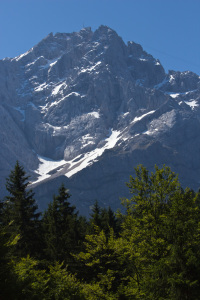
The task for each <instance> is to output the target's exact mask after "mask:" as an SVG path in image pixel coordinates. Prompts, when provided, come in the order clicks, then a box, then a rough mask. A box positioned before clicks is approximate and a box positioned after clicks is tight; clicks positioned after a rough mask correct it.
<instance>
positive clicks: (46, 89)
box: [0, 26, 200, 214]
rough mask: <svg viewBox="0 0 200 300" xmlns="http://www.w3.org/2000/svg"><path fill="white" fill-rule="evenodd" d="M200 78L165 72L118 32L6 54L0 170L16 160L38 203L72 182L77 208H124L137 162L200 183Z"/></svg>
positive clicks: (64, 38)
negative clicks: (98, 205)
mask: <svg viewBox="0 0 200 300" xmlns="http://www.w3.org/2000/svg"><path fill="white" fill-rule="evenodd" d="M199 102H200V78H199V76H198V75H196V74H194V73H192V72H189V71H187V72H176V71H169V73H168V74H165V71H164V69H163V67H162V65H161V63H160V62H159V60H157V59H154V58H153V57H152V56H151V55H150V54H148V53H146V52H145V51H144V50H143V49H142V47H141V46H140V45H138V44H136V43H134V42H129V43H128V44H127V45H126V44H125V43H124V42H123V40H122V39H121V38H120V37H119V36H118V35H117V33H116V32H115V31H113V30H112V29H110V28H108V27H106V26H100V27H99V29H97V30H96V31H95V32H92V31H91V29H90V28H84V29H82V30H81V31H80V32H78V33H70V34H68V33H57V34H55V35H53V34H49V35H48V36H47V37H46V38H45V39H43V40H42V41H41V42H39V44H37V45H36V46H34V47H33V48H31V49H30V50H29V51H28V52H26V53H24V54H22V55H20V56H18V57H15V58H13V59H4V60H2V61H0V116H1V118H0V126H1V131H0V140H1V148H0V163H1V170H0V176H1V178H2V182H4V178H5V176H6V175H7V174H8V173H9V170H10V169H11V168H13V166H14V164H15V162H16V160H19V161H20V163H22V164H23V165H24V166H25V168H26V170H27V172H28V173H29V174H30V175H31V180H32V182H33V184H32V187H33V188H34V189H35V191H36V198H37V200H38V203H39V206H40V207H41V208H44V207H45V206H46V205H47V202H48V201H50V200H51V194H53V193H55V192H56V188H57V187H58V186H59V185H60V183H61V182H65V184H66V185H67V187H68V188H70V190H71V193H72V195H73V196H72V199H73V200H74V202H75V203H76V205H77V207H78V208H79V210H80V211H81V212H83V213H85V214H88V208H89V206H90V205H91V204H92V203H93V202H94V200H95V199H98V200H99V202H100V203H102V204H104V205H108V204H110V205H112V206H113V207H114V208H117V207H118V206H119V203H120V202H119V196H127V192H128V191H127V189H126V187H125V184H124V182H125V181H128V178H129V175H130V174H132V173H133V167H134V166H136V165H137V164H138V163H144V164H145V165H146V166H147V167H148V168H150V169H151V168H152V167H153V165H154V164H155V163H157V164H159V165H160V164H163V163H165V164H167V165H169V166H171V167H172V169H173V170H174V171H175V172H178V173H179V175H180V179H181V181H182V183H183V185H189V186H191V187H193V188H195V189H197V188H198V187H199V182H200V162H199V160H198V157H199V151H200V137H199V132H200V130H199V129H200V108H199Z"/></svg>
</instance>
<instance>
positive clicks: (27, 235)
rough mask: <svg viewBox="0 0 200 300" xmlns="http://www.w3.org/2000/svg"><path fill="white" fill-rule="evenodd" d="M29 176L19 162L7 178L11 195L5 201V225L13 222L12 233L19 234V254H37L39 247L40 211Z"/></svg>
mask: <svg viewBox="0 0 200 300" xmlns="http://www.w3.org/2000/svg"><path fill="white" fill-rule="evenodd" d="M28 178H29V177H28V176H26V173H25V171H24V168H23V167H22V166H20V165H19V163H18V162H17V163H16V165H15V168H14V170H13V171H11V173H10V175H9V176H8V178H7V179H6V189H7V191H8V192H9V196H7V197H6V198H5V201H4V218H3V222H4V224H5V225H8V224H11V225H10V226H9V227H10V234H12V235H19V236H20V239H19V241H18V243H17V245H16V249H17V252H18V255H20V256H24V255H27V254H35V253H36V252H37V247H38V235H37V234H38V226H39V216H40V213H39V212H38V211H37V209H38V207H37V204H36V202H35V199H34V193H33V192H32V190H28V189H27V188H28V185H29V182H28Z"/></svg>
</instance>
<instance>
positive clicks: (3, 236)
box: [0, 224, 19, 299]
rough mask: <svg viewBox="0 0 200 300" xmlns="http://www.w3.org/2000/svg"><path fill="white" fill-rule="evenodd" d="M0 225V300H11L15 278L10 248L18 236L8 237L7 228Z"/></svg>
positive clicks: (14, 287)
mask: <svg viewBox="0 0 200 300" xmlns="http://www.w3.org/2000/svg"><path fill="white" fill-rule="evenodd" d="M9 226H11V224H9V225H8V226H2V225H0V299H13V297H14V295H15V292H16V278H15V276H14V273H13V266H12V263H11V260H12V252H13V251H12V248H13V247H14V246H15V245H16V243H17V241H18V239H19V236H15V237H10V235H9V234H8V231H9V230H8V227H9Z"/></svg>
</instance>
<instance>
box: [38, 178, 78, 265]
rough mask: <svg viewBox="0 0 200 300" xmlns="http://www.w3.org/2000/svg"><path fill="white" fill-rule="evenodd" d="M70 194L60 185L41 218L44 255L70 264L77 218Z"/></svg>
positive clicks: (76, 229) (74, 245) (76, 237)
mask: <svg viewBox="0 0 200 300" xmlns="http://www.w3.org/2000/svg"><path fill="white" fill-rule="evenodd" d="M69 198H70V194H69V192H68V190H66V188H65V186H64V185H63V184H62V185H61V187H60V188H59V194H58V195H57V196H54V198H53V202H52V203H50V204H49V206H48V209H47V211H46V212H45V213H44V216H43V230H44V239H45V244H46V246H45V253H46V255H47V258H48V259H50V260H54V261H56V260H58V261H63V260H65V262H68V263H69V264H70V263H71V260H72V256H71V252H73V251H75V248H76V246H77V243H78V228H77V225H78V222H77V220H78V218H77V212H75V206H71V204H70V202H69V201H68V199H69Z"/></svg>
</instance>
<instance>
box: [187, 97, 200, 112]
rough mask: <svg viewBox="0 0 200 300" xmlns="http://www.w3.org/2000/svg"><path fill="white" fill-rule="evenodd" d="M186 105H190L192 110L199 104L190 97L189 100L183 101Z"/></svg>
mask: <svg viewBox="0 0 200 300" xmlns="http://www.w3.org/2000/svg"><path fill="white" fill-rule="evenodd" d="M184 102H185V103H186V104H187V105H189V106H190V107H191V109H192V110H194V108H195V107H197V106H199V104H198V102H197V101H196V100H193V99H191V100H190V101H184Z"/></svg>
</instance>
